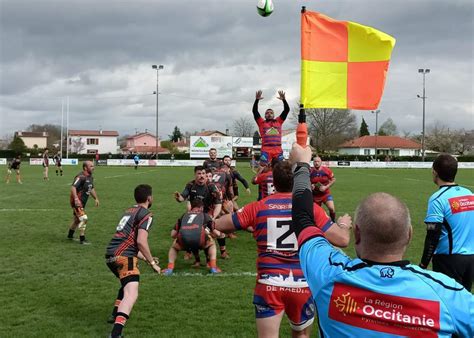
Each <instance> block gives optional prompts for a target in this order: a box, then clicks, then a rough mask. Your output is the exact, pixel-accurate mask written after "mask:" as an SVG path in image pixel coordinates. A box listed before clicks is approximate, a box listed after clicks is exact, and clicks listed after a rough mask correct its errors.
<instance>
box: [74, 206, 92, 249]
mask: <svg viewBox="0 0 474 338" xmlns="http://www.w3.org/2000/svg"><path fill="white" fill-rule="evenodd" d="M77 209H79V210H78V214H77V218H78V219H79V224H78V225H77V228H78V229H79V240H80V243H81V244H90V242H88V241H86V227H87V222H88V221H89V219H88V217H87V214H86V212H85V210H84V209H82V208H77Z"/></svg>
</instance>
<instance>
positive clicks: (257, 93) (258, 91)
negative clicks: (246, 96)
mask: <svg viewBox="0 0 474 338" xmlns="http://www.w3.org/2000/svg"><path fill="white" fill-rule="evenodd" d="M262 94H263V93H262V91H261V90H257V92H256V93H255V99H256V100H261V99H263V96H262Z"/></svg>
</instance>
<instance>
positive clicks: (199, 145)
mask: <svg viewBox="0 0 474 338" xmlns="http://www.w3.org/2000/svg"><path fill="white" fill-rule="evenodd" d="M193 147H196V148H207V147H209V144H208V143H207V142H206V141H204V139H203V138H202V137H200V138H198V139H197V140H196V142H194V144H193Z"/></svg>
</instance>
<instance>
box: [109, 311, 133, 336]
mask: <svg viewBox="0 0 474 338" xmlns="http://www.w3.org/2000/svg"><path fill="white" fill-rule="evenodd" d="M128 318H129V317H128V315H127V314H125V313H123V312H117V317H115V324H114V327H113V329H112V333H111V334H110V335H111V336H112V337H118V336H120V335H121V334H122V330H123V327H124V326H125V323H126V322H127V319H128Z"/></svg>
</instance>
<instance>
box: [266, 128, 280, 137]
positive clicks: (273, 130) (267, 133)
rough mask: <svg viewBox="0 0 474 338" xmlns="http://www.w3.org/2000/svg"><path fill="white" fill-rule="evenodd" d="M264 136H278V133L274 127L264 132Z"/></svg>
mask: <svg viewBox="0 0 474 338" xmlns="http://www.w3.org/2000/svg"><path fill="white" fill-rule="evenodd" d="M265 135H270V136H273V135H280V132H279V131H278V129H276V128H275V127H271V128H269V129H268V130H267V131H266V132H265Z"/></svg>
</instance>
